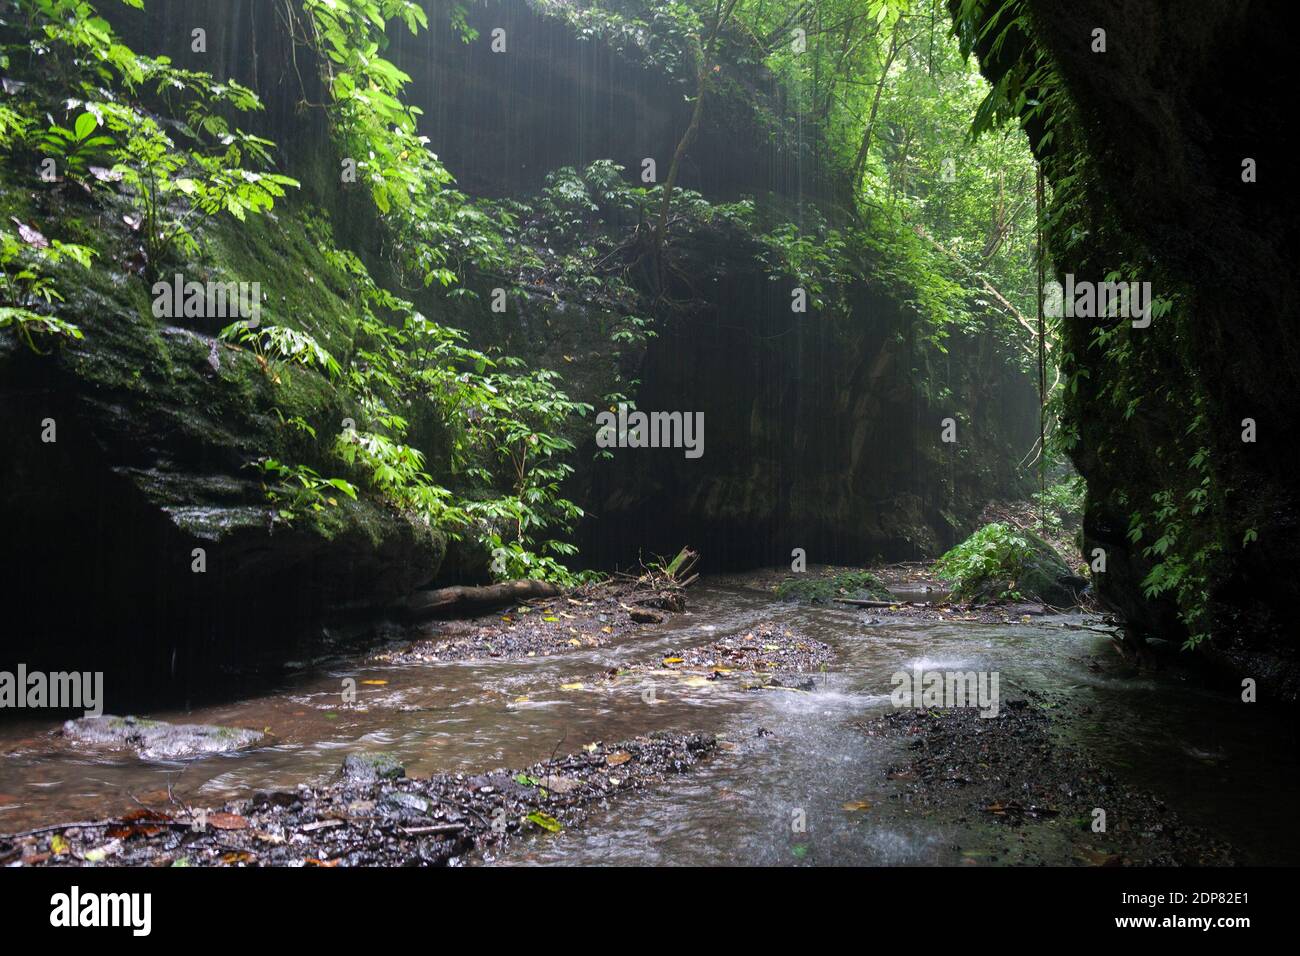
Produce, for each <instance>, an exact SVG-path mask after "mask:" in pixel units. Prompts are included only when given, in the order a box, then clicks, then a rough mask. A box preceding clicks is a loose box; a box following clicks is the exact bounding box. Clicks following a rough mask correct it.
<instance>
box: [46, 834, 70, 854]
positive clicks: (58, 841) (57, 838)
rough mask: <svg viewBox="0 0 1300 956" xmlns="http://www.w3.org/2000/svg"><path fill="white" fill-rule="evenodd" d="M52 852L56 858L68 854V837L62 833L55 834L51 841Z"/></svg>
mask: <svg viewBox="0 0 1300 956" xmlns="http://www.w3.org/2000/svg"><path fill="white" fill-rule="evenodd" d="M50 852H51V853H53V854H54V855H55V856H59V855H61V854H64V853H67V852H68V840H67V837H65V836H64V835H63V834H62V833H56V834H54V837H53V839H51V840H50Z"/></svg>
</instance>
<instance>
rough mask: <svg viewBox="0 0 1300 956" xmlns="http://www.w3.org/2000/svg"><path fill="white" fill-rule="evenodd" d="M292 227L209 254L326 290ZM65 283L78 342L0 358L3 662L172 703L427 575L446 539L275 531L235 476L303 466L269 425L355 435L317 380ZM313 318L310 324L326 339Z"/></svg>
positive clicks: (128, 284) (255, 492)
mask: <svg viewBox="0 0 1300 956" xmlns="http://www.w3.org/2000/svg"><path fill="white" fill-rule="evenodd" d="M46 214H47V215H49V214H51V213H49V212H47V213H46ZM53 214H56V215H57V213H53ZM290 217H291V213H290V211H289V210H286V211H285V218H284V219H283V220H282V221H281V222H280V223H271V222H266V223H264V224H260V225H261V227H262V228H261V229H260V230H259V229H258V228H255V226H254V225H253V224H250V225H247V226H245V227H243V228H241V229H240V230H239V231H238V232H237V233H236V232H234V231H227V230H225V229H216V230H213V231H212V232H211V233H210V234H209V235H208V236H207V241H208V247H209V249H210V250H211V251H212V252H213V254H214V255H215V256H216V257H217V258H218V259H220V258H221V257H222V256H224V255H226V254H227V253H228V252H229V253H230V254H231V255H233V254H236V252H238V254H241V255H248V256H253V257H265V258H266V259H267V260H268V261H273V260H274V257H275V256H280V257H281V258H282V260H283V261H285V263H286V266H287V268H288V269H290V270H292V269H294V268H301V269H311V270H314V271H313V274H315V275H322V276H324V275H327V274H328V272H327V271H326V270H325V267H324V265H323V264H322V263H321V262H319V260H318V259H314V258H312V256H311V250H310V248H309V246H308V245H307V244H306V243H305V241H304V240H303V239H302V237H301V234H298V235H297V236H296V237H295V235H294V234H293V232H292V231H291V229H289V228H286V225H285V223H286V222H288V223H291V222H292V219H291V218H290ZM288 263H294V265H288ZM77 282H78V285H77V286H75V287H73V288H74V289H75V292H74V295H73V297H70V299H69V302H70V305H71V307H72V308H73V309H75V310H76V314H77V315H78V316H79V317H82V318H80V321H79V324H80V326H81V327H82V329H83V331H84V333H85V339H84V340H81V341H78V342H75V343H72V344H69V345H68V346H67V347H65V348H63V349H61V350H59V351H58V352H57V353H56V354H54V355H51V356H45V357H42V356H35V355H33V354H31V353H30V352H29V351H28V350H27V349H25V348H24V347H22V346H21V345H20V344H18V343H17V342H15V341H13V340H12V339H10V338H8V337H6V338H5V339H4V340H2V341H0V403H3V405H4V408H5V413H4V415H2V416H0V441H3V443H4V446H5V448H6V449H7V452H6V454H5V455H4V456H3V457H2V458H0V488H3V493H0V527H3V528H4V530H5V533H4V536H3V543H2V544H0V575H2V576H3V578H4V580H5V581H6V582H7V583H8V584H9V585H10V586H11V587H12V588H13V594H15V595H21V599H20V600H16V601H14V602H13V604H12V605H11V607H10V609H9V612H8V613H9V615H10V617H9V622H8V625H9V626H7V627H6V635H5V637H4V639H3V645H2V647H3V659H4V660H9V661H14V662H18V661H22V662H24V663H26V664H27V665H28V666H29V667H30V668H32V669H45V670H65V669H68V668H74V669H77V670H91V671H104V672H105V684H104V686H105V693H106V695H107V698H108V701H109V703H110V705H111V706H113V707H115V708H119V707H127V706H132V707H135V706H141V705H142V704H143V703H145V702H149V703H158V702H161V700H162V698H166V699H168V701H169V702H176V703H183V702H185V701H186V700H192V699H193V698H194V696H195V695H196V694H198V693H200V692H201V691H202V690H203V689H204V688H205V687H207V686H210V685H211V684H212V683H213V682H214V681H216V680H218V679H219V678H220V677H221V676H222V675H230V676H232V677H233V676H235V674H236V672H237V671H239V670H242V669H246V668H251V667H253V666H255V665H258V664H263V665H264V664H270V663H279V662H281V661H284V660H286V659H289V658H291V657H295V656H300V655H302V654H306V653H309V646H310V644H312V643H313V642H315V641H316V640H317V639H318V638H319V636H320V632H321V627H322V624H323V623H324V622H326V621H327V620H329V619H330V618H332V617H333V616H335V615H336V613H337V612H339V611H341V610H345V609H356V608H370V609H377V608H382V607H385V606H386V605H387V604H389V603H390V602H392V601H394V600H396V599H397V598H398V597H400V596H402V595H404V594H405V593H407V592H408V591H409V590H411V589H412V588H414V587H416V586H418V585H420V584H422V583H424V582H427V581H429V580H431V579H432V578H433V577H434V576H435V575H436V573H437V570H438V566H439V562H440V560H441V556H442V554H443V552H444V550H445V541H444V540H443V539H442V537H441V536H440V535H436V534H434V533H433V532H431V531H430V529H429V528H428V527H427V526H422V525H420V524H418V523H416V522H413V521H411V520H408V519H407V518H404V517H402V516H401V515H398V514H396V513H394V512H391V511H388V510H386V509H384V508H382V507H379V506H377V505H375V504H371V503H366V502H365V501H361V502H353V501H351V500H349V499H347V498H341V500H340V499H336V501H337V502H338V503H337V505H336V506H331V507H328V508H325V509H324V510H323V511H322V512H321V513H319V514H316V515H308V516H304V517H303V518H302V519H299V520H295V521H294V522H293V523H292V524H289V525H286V524H284V523H283V522H277V523H276V525H275V526H274V527H272V514H273V508H272V505H271V504H270V503H269V502H268V501H267V499H266V494H265V491H264V488H263V484H262V481H261V478H260V476H259V474H258V472H257V470H256V469H255V468H252V467H250V466H251V465H252V463H253V462H255V461H256V460H257V459H258V458H261V457H262V456H267V455H269V456H272V457H275V458H278V459H280V460H283V461H291V462H300V461H304V456H309V455H312V454H313V451H312V449H311V448H309V447H307V446H306V445H305V444H302V443H301V440H300V436H297V435H295V433H294V429H291V428H287V427H285V425H284V424H282V418H281V417H280V416H281V415H282V416H283V417H284V418H293V417H295V416H298V417H301V418H302V419H303V420H304V421H306V422H308V423H310V424H311V425H312V426H313V427H315V428H317V429H318V431H319V432H320V433H321V434H332V433H333V432H334V431H336V430H337V428H338V427H339V426H338V423H339V422H340V421H342V419H343V418H344V417H347V416H348V415H353V416H355V412H353V411H350V410H349V409H348V408H346V407H344V406H343V405H342V404H341V403H340V400H339V399H338V398H337V393H336V392H335V391H334V390H333V389H331V388H330V387H329V386H328V385H327V383H326V382H325V381H324V380H323V379H322V378H320V377H319V376H317V375H316V374H315V373H314V372H310V371H308V370H306V369H298V368H295V369H293V370H291V371H289V370H286V371H285V373H284V374H282V375H280V376H279V380H278V381H275V380H274V379H273V377H272V376H269V375H268V374H267V373H266V372H265V371H263V370H262V369H261V368H260V367H259V366H258V363H257V362H256V360H255V357H254V356H253V355H252V354H251V353H249V352H247V351H237V350H234V349H228V348H226V347H225V346H224V345H220V344H218V343H217V342H216V341H215V340H214V338H213V337H212V331H211V330H208V329H204V328H181V327H174V326H170V327H169V326H167V325H165V324H164V323H160V322H159V321H158V320H156V319H154V318H153V317H152V315H151V314H150V310H149V305H148V300H147V298H146V292H147V290H146V289H145V288H144V286H143V283H141V282H140V281H139V279H138V278H136V277H121V276H112V275H108V274H105V273H104V272H101V271H95V272H89V273H86V275H85V276H78V277H77ZM267 286H268V287H269V288H277V291H278V289H279V288H283V286H281V285H280V283H278V282H276V283H274V284H273V283H267ZM289 291H290V292H292V293H294V296H295V305H297V306H298V307H302V306H303V305H304V304H305V303H304V301H303V298H302V296H303V293H302V291H301V290H300V289H299V288H298V287H297V286H293V287H290V289H289ZM276 304H277V305H278V303H276ZM328 305H329V299H328V296H326V297H324V298H321V297H317V298H316V300H315V301H314V302H313V303H312V305H311V306H309V307H311V308H319V309H320V311H318V312H317V313H316V314H317V315H319V316H321V317H322V320H323V322H324V323H325V326H328V323H329V320H328V318H327V317H328V316H329V315H330V313H329V312H328V311H327V306H328ZM334 308H336V309H338V310H339V311H340V312H341V309H342V307H341V304H340V303H339V302H338V301H337V300H335V302H334ZM335 314H338V313H337V312H336V313H335ZM268 321H274V320H273V319H271V320H268ZM326 331H327V328H322V330H321V334H322V335H324V334H325V332H326ZM213 354H215V355H216V356H217V363H216V367H215V368H214V366H213V363H212V362H210V357H211V356H212V355H213ZM277 409H278V410H279V411H280V415H277V414H276V410H277ZM47 423H48V427H47ZM50 428H52V429H53V431H50ZM51 438H52V439H53V440H47V439H51ZM305 463H306V464H309V465H315V466H317V467H318V468H319V469H320V470H321V471H322V473H325V474H330V473H331V472H330V470H329V469H330V463H329V462H328V461H325V460H316V459H315V458H307V459H306V461H305ZM334 473H337V472H334ZM160 693H161V694H162V698H160V697H159V696H157V695H159V694H160Z"/></svg>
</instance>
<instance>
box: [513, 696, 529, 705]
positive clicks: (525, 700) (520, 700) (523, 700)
mask: <svg viewBox="0 0 1300 956" xmlns="http://www.w3.org/2000/svg"><path fill="white" fill-rule="evenodd" d="M515 703H516V704H526V703H528V698H527V697H516V698H515Z"/></svg>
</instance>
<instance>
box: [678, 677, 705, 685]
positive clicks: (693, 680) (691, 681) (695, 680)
mask: <svg viewBox="0 0 1300 956" xmlns="http://www.w3.org/2000/svg"><path fill="white" fill-rule="evenodd" d="M682 683H683V684H685V685H686V686H687V687H708V686H709V679H708V678H707V677H688V678H686V680H684V681H682Z"/></svg>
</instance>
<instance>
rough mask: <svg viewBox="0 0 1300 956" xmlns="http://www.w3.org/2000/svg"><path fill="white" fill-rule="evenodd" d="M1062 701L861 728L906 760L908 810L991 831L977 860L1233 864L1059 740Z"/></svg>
mask: <svg viewBox="0 0 1300 956" xmlns="http://www.w3.org/2000/svg"><path fill="white" fill-rule="evenodd" d="M1032 696H1033V697H1035V698H1037V697H1038V695H1032ZM1056 704H1057V702H1051V701H1046V700H1042V699H1038V700H1031V699H1026V698H1021V699H1012V700H1007V701H1004V702H1003V705H1002V707H1001V708H1000V711H999V713H998V715H997V716H996V717H988V718H985V717H981V716H980V712H979V711H978V710H976V709H974V708H956V709H950V710H910V709H909V710H898V711H894V712H891V713H888V714H884V715H882V716H880V717H878V718H875V719H873V720H870V721H865V722H863V723H861V724H860V725H859V726H860V727H861V729H862V730H863V732H864V733H866V734H867V735H868V736H869V737H873V738H881V739H884V740H887V741H890V742H893V743H894V744H895V745H896V747H897V754H898V759H897V761H896V762H895V763H893V764H892V765H891V766H889V767H888V768H887V769H886V770H885V777H886V779H888V780H890V781H893V782H894V783H895V784H896V785H897V786H898V788H899V791H898V792H897V793H896V794H895V795H894V799H897V800H898V801H900V802H901V803H903V804H904V805H905V806H906V808H907V810H908V811H909V812H913V813H916V814H920V815H923V816H926V817H935V816H938V817H949V818H952V819H954V820H955V822H957V823H959V824H969V823H974V824H976V825H980V824H984V825H987V827H989V828H990V830H991V831H992V832H989V836H988V839H987V840H986V841H985V842H984V845H982V846H980V847H969V848H962V850H963V857H964V859H965V862H967V863H972V864H978V863H985V862H992V863H1011V864H1044V863H1051V864H1057V865H1059V864H1060V863H1061V862H1063V861H1064V862H1070V863H1073V864H1075V865H1083V866H1185V865H1229V864H1232V863H1234V862H1235V858H1234V853H1233V851H1232V849H1231V848H1230V847H1229V846H1228V845H1227V844H1226V843H1224V842H1222V841H1220V840H1218V839H1216V838H1213V837H1211V836H1209V835H1207V834H1205V833H1203V832H1201V831H1200V830H1198V829H1196V828H1193V827H1190V826H1187V825H1185V824H1184V823H1183V822H1182V821H1181V820H1180V819H1179V817H1178V815H1177V814H1176V813H1174V812H1173V811H1172V810H1171V809H1170V808H1169V807H1167V806H1166V805H1165V804H1164V803H1163V802H1162V801H1161V800H1159V799H1158V798H1157V797H1155V796H1153V795H1152V794H1150V793H1148V792H1145V791H1143V790H1140V789H1137V788H1134V787H1131V786H1128V785H1126V784H1123V783H1120V782H1119V781H1118V780H1117V779H1116V778H1115V776H1114V775H1113V774H1111V773H1110V772H1109V771H1107V770H1105V769H1103V768H1101V767H1099V766H1098V765H1097V764H1095V763H1094V762H1093V761H1092V759H1091V758H1090V757H1089V756H1087V755H1086V754H1084V753H1082V752H1079V751H1077V750H1075V749H1073V748H1071V747H1069V746H1066V745H1065V744H1063V743H1061V742H1060V740H1058V739H1057V737H1056V735H1055V734H1054V733H1053V731H1052V720H1051V718H1049V716H1048V713H1047V710H1046V709H1045V705H1050V706H1053V707H1054V706H1056ZM1097 810H1102V811H1104V812H1105V818H1104V819H1105V825H1106V828H1105V830H1104V832H1097V831H1095V830H1094V826H1095V822H1094V821H1096V820H1097V819H1098V817H1097V815H1096V813H1095V811H1097ZM994 828H996V829H994ZM986 832H988V831H986Z"/></svg>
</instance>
